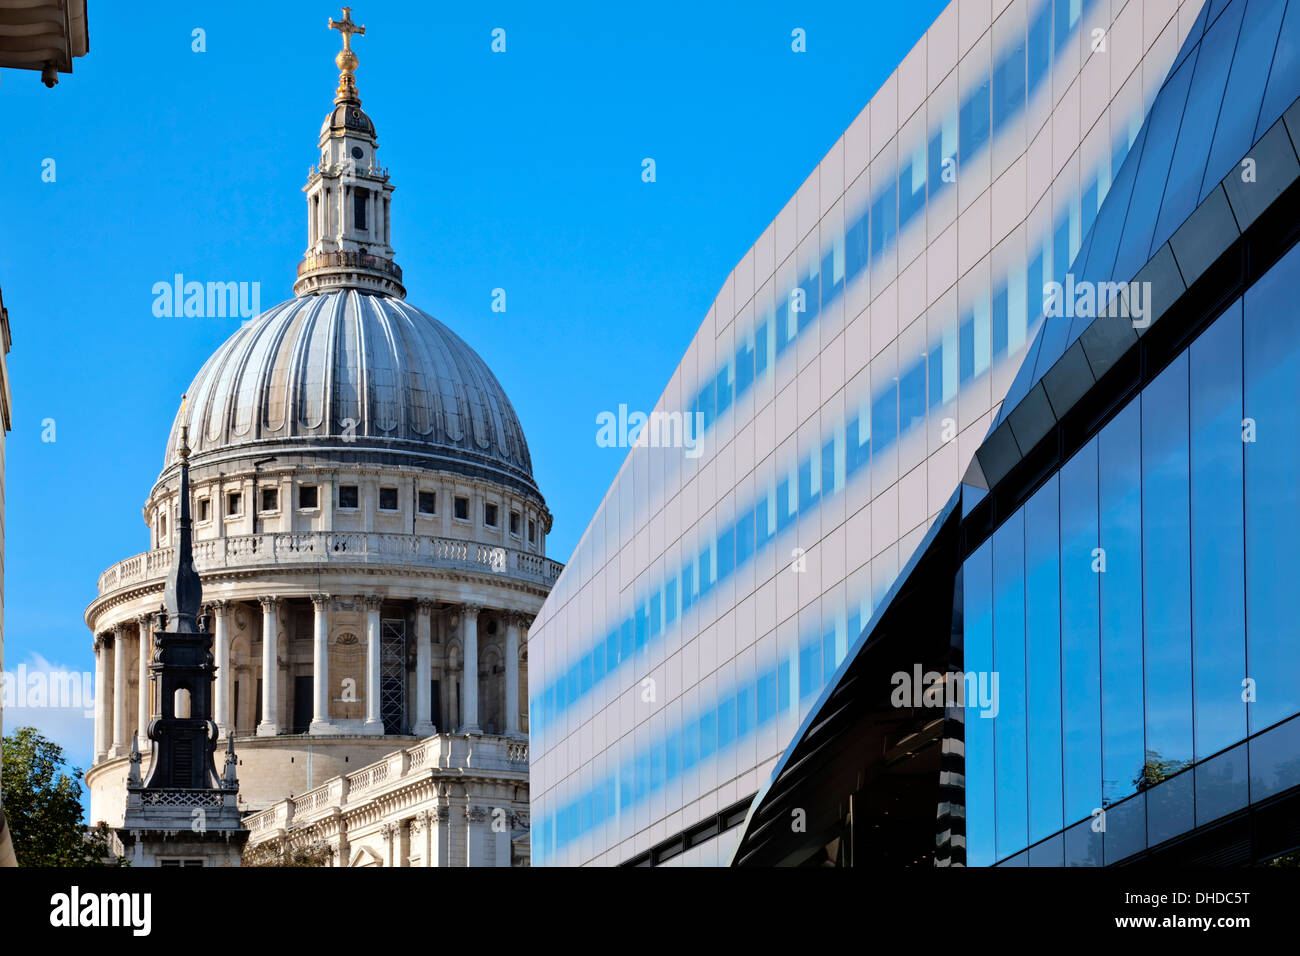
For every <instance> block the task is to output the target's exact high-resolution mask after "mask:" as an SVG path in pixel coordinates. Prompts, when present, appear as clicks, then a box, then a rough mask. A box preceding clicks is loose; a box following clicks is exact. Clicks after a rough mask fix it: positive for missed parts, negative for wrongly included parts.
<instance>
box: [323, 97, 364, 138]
mask: <svg viewBox="0 0 1300 956" xmlns="http://www.w3.org/2000/svg"><path fill="white" fill-rule="evenodd" d="M342 132H346V133H359V134H361V135H362V136H370V137H373V136H374V135H375V124H374V123H373V122H371V119H370V117H369V116H367V115H366V111H365V110H363V109H362V108H361V104H359V103H338V104H336V105H335V107H334V109H333V110H331V111H330V114H329V115H328V116H326V117H325V122H324V123H322V124H321V127H320V134H321V136H328V135H329V134H330V133H342Z"/></svg>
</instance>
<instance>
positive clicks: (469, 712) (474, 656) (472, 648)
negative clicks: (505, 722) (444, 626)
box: [460, 604, 483, 734]
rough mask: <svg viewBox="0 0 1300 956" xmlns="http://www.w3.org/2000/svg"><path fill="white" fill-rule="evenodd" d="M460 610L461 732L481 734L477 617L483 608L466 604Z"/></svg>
mask: <svg viewBox="0 0 1300 956" xmlns="http://www.w3.org/2000/svg"><path fill="white" fill-rule="evenodd" d="M460 610H461V616H462V617H463V618H464V620H463V622H462V624H463V626H464V628H465V639H464V648H463V649H464V652H465V663H464V672H465V676H464V678H463V680H462V683H463V685H464V686H463V687H462V688H461V694H462V699H463V700H464V701H465V720H464V724H463V725H462V727H461V732H462V733H466V734H478V733H482V731H481V730H480V729H479V726H478V616H479V612H481V611H482V610H483V608H482V607H481V606H479V605H477V604H466V605H464V606H463V607H462V608H461V609H460Z"/></svg>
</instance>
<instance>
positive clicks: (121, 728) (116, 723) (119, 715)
mask: <svg viewBox="0 0 1300 956" xmlns="http://www.w3.org/2000/svg"><path fill="white" fill-rule="evenodd" d="M126 753H127V745H126V625H125V624H114V625H113V749H112V750H110V751H109V752H108V755H109V756H110V757H125V756H126Z"/></svg>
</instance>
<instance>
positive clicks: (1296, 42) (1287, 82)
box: [1223, 3, 1300, 139]
mask: <svg viewBox="0 0 1300 956" xmlns="http://www.w3.org/2000/svg"><path fill="white" fill-rule="evenodd" d="M1237 6H1241V4H1237ZM1223 19H1225V20H1226V19H1228V17H1224V18H1223ZM1297 87H1300V3H1291V4H1288V5H1287V8H1286V17H1285V18H1284V19H1283V20H1282V30H1281V32H1279V33H1278V36H1277V47H1276V49H1274V51H1273V66H1272V69H1270V70H1269V74H1268V90H1267V91H1265V93H1264V105H1263V107H1262V108H1261V109H1260V111H1259V122H1258V123H1257V124H1256V125H1255V139H1259V137H1260V136H1262V135H1264V132H1265V131H1266V130H1267V129H1268V128H1269V127H1270V126H1272V125H1273V124H1274V123H1276V122H1277V118H1278V117H1279V116H1281V115H1282V112H1283V110H1285V109H1286V108H1287V107H1288V106H1290V105H1291V103H1292V102H1293V101H1294V100H1295V98H1296V94H1297V93H1300V90H1297Z"/></svg>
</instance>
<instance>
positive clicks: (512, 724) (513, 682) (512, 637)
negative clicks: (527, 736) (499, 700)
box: [505, 614, 525, 737]
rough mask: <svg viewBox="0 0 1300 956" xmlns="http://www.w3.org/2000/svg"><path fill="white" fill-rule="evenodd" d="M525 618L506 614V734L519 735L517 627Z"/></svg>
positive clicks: (508, 735)
mask: <svg viewBox="0 0 1300 956" xmlns="http://www.w3.org/2000/svg"><path fill="white" fill-rule="evenodd" d="M524 620H525V618H524V617H523V616H522V615H520V614H507V615H506V661H505V664H506V730H505V733H506V736H507V737H516V736H518V735H519V628H520V627H523V626H524Z"/></svg>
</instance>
